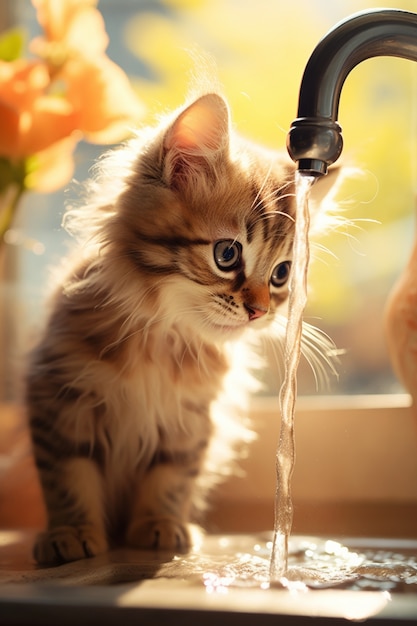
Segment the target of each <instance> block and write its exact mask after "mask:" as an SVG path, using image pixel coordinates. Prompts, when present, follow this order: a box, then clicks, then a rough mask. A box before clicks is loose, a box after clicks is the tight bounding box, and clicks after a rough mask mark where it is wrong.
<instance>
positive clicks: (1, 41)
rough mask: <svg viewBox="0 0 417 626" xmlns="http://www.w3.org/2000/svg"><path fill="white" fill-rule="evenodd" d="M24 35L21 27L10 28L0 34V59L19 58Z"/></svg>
mask: <svg viewBox="0 0 417 626" xmlns="http://www.w3.org/2000/svg"><path fill="white" fill-rule="evenodd" d="M25 42H26V35H25V32H24V31H23V29H21V28H11V29H10V30H7V31H6V32H4V33H2V34H1V35H0V60H2V61H8V62H10V61H15V60H16V59H19V58H20V57H21V56H22V54H23V50H24V47H25Z"/></svg>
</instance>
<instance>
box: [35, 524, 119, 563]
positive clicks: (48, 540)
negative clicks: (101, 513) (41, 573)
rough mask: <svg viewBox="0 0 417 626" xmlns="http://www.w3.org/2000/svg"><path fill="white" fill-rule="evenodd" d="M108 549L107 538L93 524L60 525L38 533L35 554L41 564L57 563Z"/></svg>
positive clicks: (94, 554)
mask: <svg viewBox="0 0 417 626" xmlns="http://www.w3.org/2000/svg"><path fill="white" fill-rule="evenodd" d="M107 550H108V545H107V540H106V538H105V537H104V536H103V534H102V532H101V531H98V530H97V529H96V528H94V527H93V526H90V525H87V524H85V525H83V526H77V527H75V526H58V527H57V528H52V529H51V530H48V531H47V532H44V533H41V534H40V535H38V537H37V538H36V542H35V545H34V547H33V556H34V558H35V560H36V561H37V562H38V563H39V564H40V565H57V564H59V563H66V562H68V561H78V560H79V559H85V558H87V557H92V556H96V555H97V554H101V553H102V552H106V551H107Z"/></svg>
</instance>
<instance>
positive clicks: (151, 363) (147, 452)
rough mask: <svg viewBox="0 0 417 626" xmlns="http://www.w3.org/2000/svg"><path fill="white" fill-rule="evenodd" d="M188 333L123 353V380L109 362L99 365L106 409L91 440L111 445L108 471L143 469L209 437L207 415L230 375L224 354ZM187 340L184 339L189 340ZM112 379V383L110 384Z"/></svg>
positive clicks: (133, 343) (135, 344) (134, 343)
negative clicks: (111, 468) (154, 459)
mask: <svg viewBox="0 0 417 626" xmlns="http://www.w3.org/2000/svg"><path fill="white" fill-rule="evenodd" d="M190 333H191V331H190V330H189V329H181V330H180V329H178V328H173V329H171V331H170V332H168V333H164V334H161V332H160V329H158V328H155V329H154V331H153V332H152V333H150V334H149V335H148V336H147V340H146V343H143V341H142V340H141V337H138V338H136V339H132V340H130V342H127V343H126V345H125V347H124V356H123V357H121V356H120V355H119V356H118V362H120V358H124V360H125V364H126V368H125V370H124V373H123V377H121V378H120V377H118V376H116V377H114V374H115V372H114V371H113V372H112V370H113V365H112V363H111V362H107V363H106V364H103V366H104V368H105V369H106V373H107V376H101V377H100V381H101V385H100V386H101V389H100V390H98V391H99V394H100V395H101V396H102V397H103V396H104V397H105V399H106V401H105V405H104V406H105V409H104V410H103V412H102V413H101V414H100V411H98V412H97V416H96V419H95V437H96V438H97V441H107V440H108V441H111V446H108V447H107V446H106V465H112V466H113V465H117V466H119V467H120V465H123V466H126V465H136V466H137V465H138V463H142V464H143V466H144V467H145V468H146V465H147V464H149V462H150V461H151V459H152V457H153V456H154V455H155V454H158V453H161V452H162V453H165V452H167V453H168V452H176V451H179V450H184V449H191V448H193V447H194V446H195V445H198V442H199V441H202V440H207V439H208V437H209V436H210V434H211V428H212V426H211V419H210V409H211V405H212V403H213V402H214V401H215V400H216V399H217V397H218V396H219V391H220V390H221V388H222V380H223V378H224V376H225V374H226V372H227V370H228V365H227V362H226V358H225V356H224V354H223V353H222V352H221V351H220V350H218V349H217V348H215V347H214V346H211V345H209V344H206V343H203V342H202V341H201V340H198V338H195V337H192V336H190ZM187 334H188V336H187ZM112 379H113V380H112Z"/></svg>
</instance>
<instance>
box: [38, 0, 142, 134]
mask: <svg viewBox="0 0 417 626" xmlns="http://www.w3.org/2000/svg"><path fill="white" fill-rule="evenodd" d="M32 2H33V5H34V6H35V8H36V9H37V16H38V20H39V22H40V24H41V25H42V27H43V30H44V36H43V37H38V38H37V39H35V40H34V41H33V42H32V50H33V51H34V52H35V53H36V54H38V56H40V57H41V58H43V59H44V60H45V61H46V62H47V64H48V67H49V71H50V75H51V79H52V80H58V81H60V84H61V85H63V86H64V91H65V97H66V98H67V100H68V101H69V102H70V103H71V106H72V107H73V109H74V113H75V114H76V116H77V128H78V129H80V130H81V131H82V132H83V133H84V134H85V135H86V138H87V140H88V141H91V142H93V143H112V142H114V141H118V140H120V139H122V138H123V137H124V136H125V135H126V127H127V124H128V123H130V124H132V123H133V122H134V121H137V120H138V119H139V117H140V116H141V114H142V112H143V108H142V105H141V104H140V103H139V101H138V99H137V97H136V96H135V94H134V92H133V90H132V88H131V86H130V83H129V81H128V79H127V76H126V74H125V73H124V72H123V71H122V70H121V69H120V68H119V67H118V66H117V65H116V64H115V63H113V62H112V61H111V60H110V59H109V58H108V56H107V55H106V54H105V50H106V48H107V44H108V37H107V35H106V32H105V29H104V22H103V18H102V16H101V14H100V12H99V11H98V10H97V8H96V5H97V2H96V1H95V0H61V1H60V2H56V1H55V0H32Z"/></svg>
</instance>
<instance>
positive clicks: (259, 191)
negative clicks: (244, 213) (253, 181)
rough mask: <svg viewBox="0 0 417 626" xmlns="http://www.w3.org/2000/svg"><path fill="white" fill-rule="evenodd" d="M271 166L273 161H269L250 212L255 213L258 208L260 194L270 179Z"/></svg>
mask: <svg viewBox="0 0 417 626" xmlns="http://www.w3.org/2000/svg"><path fill="white" fill-rule="evenodd" d="M272 166H273V159H271V162H270V164H269V168H268V170H267V172H266V174H265V177H264V180H263V183H262V184H261V186H260V187H259V189H258V193H257V194H256V196H255V199H254V201H253V203H252V205H251V210H252V211H256V209H257V208H258V206H259V205H258V200H259V198H260V196H261V194H262V192H263V190H264V188H265V185H266V184H267V182H268V180H269V178H270V176H271V171H272Z"/></svg>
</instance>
